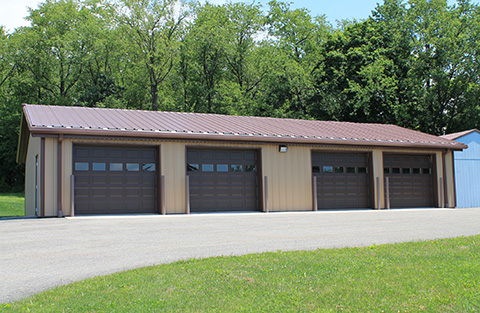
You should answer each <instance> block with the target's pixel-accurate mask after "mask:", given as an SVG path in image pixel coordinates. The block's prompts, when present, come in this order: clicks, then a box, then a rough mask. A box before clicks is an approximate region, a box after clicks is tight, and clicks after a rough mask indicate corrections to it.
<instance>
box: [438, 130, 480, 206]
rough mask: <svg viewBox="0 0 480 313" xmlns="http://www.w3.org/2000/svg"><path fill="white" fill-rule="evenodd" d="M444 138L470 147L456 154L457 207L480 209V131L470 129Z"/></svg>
mask: <svg viewBox="0 0 480 313" xmlns="http://www.w3.org/2000/svg"><path fill="white" fill-rule="evenodd" d="M443 137H444V138H447V139H451V140H455V141H458V142H461V143H463V144H465V145H468V148H467V149H465V150H463V151H455V152H454V157H455V187H456V188H455V189H456V191H457V199H458V201H457V207H459V208H477V207H480V192H478V191H479V190H480V179H479V178H480V131H479V130H478V129H470V130H466V131H463V132H459V133H454V134H448V135H445V136H443Z"/></svg>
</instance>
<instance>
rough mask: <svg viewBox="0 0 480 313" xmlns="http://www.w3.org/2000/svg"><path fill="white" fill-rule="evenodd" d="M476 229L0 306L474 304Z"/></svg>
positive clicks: (118, 281) (412, 308)
mask: <svg viewBox="0 0 480 313" xmlns="http://www.w3.org/2000/svg"><path fill="white" fill-rule="evenodd" d="M479 288H480V236H474V237H468V238H454V239H445V240H436V241H426V242H412V243H402V244H394V245H382V246H371V247H365V248H348V249H330V250H316V251H297V252H276V253H261V254H253V255H245V256H230V257H215V258H208V259H203V260H189V261H181V262H176V263H172V264H165V265H160V266H154V267H147V268H143V269H138V270H133V271H128V272H124V273H117V274H113V275H109V276H104V277H96V278H92V279H87V280H84V281H81V282H76V283H73V284H70V285H68V286H64V287H58V288H55V289H52V290H49V291H46V292H43V293H40V294H37V295H34V296H32V297H29V298H26V299H24V300H22V301H18V302H14V303H12V304H6V305H0V310H2V312H338V311H345V312H478V311H479V310H480V294H479V293H478V290H479Z"/></svg>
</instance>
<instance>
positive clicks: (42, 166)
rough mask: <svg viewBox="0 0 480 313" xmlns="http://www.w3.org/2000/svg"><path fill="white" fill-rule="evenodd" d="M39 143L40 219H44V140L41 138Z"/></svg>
mask: <svg viewBox="0 0 480 313" xmlns="http://www.w3.org/2000/svg"><path fill="white" fill-rule="evenodd" d="M40 140H41V143H40V155H41V157H40V182H41V183H40V194H41V196H42V201H41V204H40V205H41V206H42V208H41V213H40V216H41V217H45V138H43V137H42V138H41V139H40Z"/></svg>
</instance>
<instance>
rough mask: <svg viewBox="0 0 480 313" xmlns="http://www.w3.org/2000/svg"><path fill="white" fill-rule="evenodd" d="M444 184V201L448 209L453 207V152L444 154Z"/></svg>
mask: <svg viewBox="0 0 480 313" xmlns="http://www.w3.org/2000/svg"><path fill="white" fill-rule="evenodd" d="M444 166H445V182H446V184H447V194H446V195H445V199H446V201H447V204H448V206H447V207H449V208H454V207H455V205H456V204H455V181H454V175H455V173H454V168H453V152H452V151H448V152H447V153H446V154H445V164H444Z"/></svg>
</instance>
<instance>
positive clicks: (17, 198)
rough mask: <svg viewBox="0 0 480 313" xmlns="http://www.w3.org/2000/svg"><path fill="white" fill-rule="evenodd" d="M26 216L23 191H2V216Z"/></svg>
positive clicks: (0, 214)
mask: <svg viewBox="0 0 480 313" xmlns="http://www.w3.org/2000/svg"><path fill="white" fill-rule="evenodd" d="M11 216H25V197H24V196H23V193H0V218H1V217H11Z"/></svg>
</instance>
